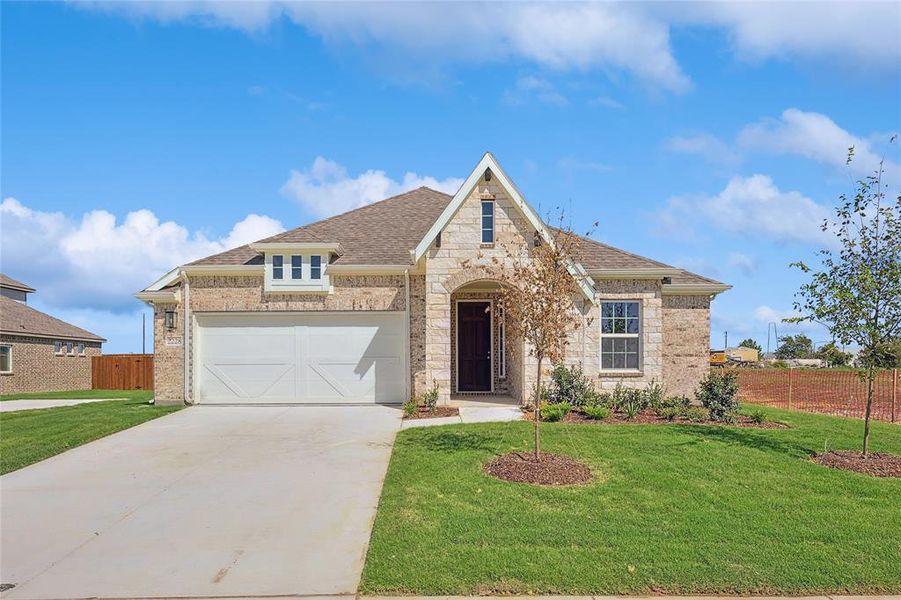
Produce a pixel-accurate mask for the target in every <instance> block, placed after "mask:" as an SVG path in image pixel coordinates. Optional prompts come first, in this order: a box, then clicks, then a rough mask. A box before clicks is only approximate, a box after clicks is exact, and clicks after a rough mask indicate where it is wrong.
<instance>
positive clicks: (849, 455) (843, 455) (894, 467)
mask: <svg viewBox="0 0 901 600" xmlns="http://www.w3.org/2000/svg"><path fill="white" fill-rule="evenodd" d="M813 462H815V463H818V464H821V465H825V466H827V467H832V468H833V469H843V470H846V471H855V472H857V473H866V474H867V475H872V476H873V477H901V456H897V455H894V454H883V453H880V452H871V453H869V454H867V456H864V455H863V454H861V453H860V452H849V451H839V450H833V451H832V452H824V453H823V454H815V455H814V456H813Z"/></svg>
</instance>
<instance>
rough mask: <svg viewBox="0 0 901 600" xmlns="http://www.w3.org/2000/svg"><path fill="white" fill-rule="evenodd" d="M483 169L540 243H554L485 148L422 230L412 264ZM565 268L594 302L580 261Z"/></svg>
mask: <svg viewBox="0 0 901 600" xmlns="http://www.w3.org/2000/svg"><path fill="white" fill-rule="evenodd" d="M485 169H491V175H492V177H495V178H497V181H498V183H499V184H501V185H502V186H503V187H504V189H506V190H507V194H508V195H509V196H510V199H511V200H512V201H513V204H515V205H516V206H517V207H518V208H519V210H520V212H521V213H522V214H523V216H525V218H526V220H527V221H528V222H529V224H530V225H531V226H532V227H533V228H534V229H535V231H537V232H538V234H539V235H540V236H541V238H542V239H543V240H544V243H546V244H550V245H554V238H553V236H552V235H551V234H550V232H549V231H548V229H547V227H545V226H544V222H543V221H542V220H541V217H540V216H539V215H538V213H536V212H535V210H534V209H533V208H532V207H531V206H530V205H529V203H528V202H527V201H526V199H525V197H524V196H523V195H522V193H521V192H520V191H519V188H517V187H516V185H515V184H514V183H513V181H511V180H510V178H509V177H508V176H507V173H505V172H504V169H503V168H502V167H501V165H500V163H498V162H497V159H496V158H494V155H493V154H491V153H490V152H486V153H485V154H484V155H483V156H482V159H481V160H480V161H479V163H478V164H477V165H476V166H475V168H474V169H473V170H472V172H471V173H470V174H469V177H467V178H466V181H464V182H463V185H461V186H460V189H459V190H457V193H456V194H454V197H453V198H452V199H451V201H450V203H449V204H448V205H447V206H446V207H445V209H444V211H442V213H441V215H440V216H439V217H438V219H437V220H436V221H435V222H434V223H433V224H432V226H431V227H430V228H429V230H428V231H427V232H426V234H425V237H424V238H422V240H420V242H419V244H417V245H416V249H415V250H414V251H413V263H414V264H415V263H416V262H418V261H419V259H420V258H422V257H423V256H425V254H426V252H428V250H429V247H430V246H431V245H432V242H434V241H435V238H436V237H438V234H439V233H441V230H442V229H444V228H445V227H446V226H447V224H448V223H450V220H451V219H452V218H453V217H454V215H455V214H456V212H457V211H458V210H459V209H460V206H462V205H463V202H465V201H466V198H468V197H469V194H470V193H472V190H473V188H475V186H476V185H478V183H479V179H481V177H482V175H484V173H485ZM567 270H568V271H569V272H570V274H571V275H572V276H573V277H574V278H575V280H576V283H577V284H578V285H579V289H580V290H581V291H582V293H583V294H584V295H585V297H586V298H588V299H589V300H591V301H592V302H594V285H593V284H594V282H593V281H592V280H591V276H589V275H588V273H587V272H586V271H585V269H583V268H582V266H581V265H579V264H578V263H575V262H573V263H570V264H569V265H568V266H567Z"/></svg>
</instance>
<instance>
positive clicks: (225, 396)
mask: <svg viewBox="0 0 901 600" xmlns="http://www.w3.org/2000/svg"><path fill="white" fill-rule="evenodd" d="M403 317H404V315H403V313H374V314H373V313H306V314H303V315H298V314H293V315H273V314H247V313H241V314H230V315H200V314H198V315H197V325H198V327H197V340H196V345H195V351H196V356H197V363H196V367H195V371H194V372H195V385H196V389H195V392H194V398H195V401H196V402H200V403H207V404H214V403H222V404H236V403H311V404H360V403H380V404H389V403H390V404H393V403H400V402H403V400H404V396H405V389H406V386H405V385H404V373H405V371H406V369H405V362H404V350H405V347H406V344H405V343H404V321H403Z"/></svg>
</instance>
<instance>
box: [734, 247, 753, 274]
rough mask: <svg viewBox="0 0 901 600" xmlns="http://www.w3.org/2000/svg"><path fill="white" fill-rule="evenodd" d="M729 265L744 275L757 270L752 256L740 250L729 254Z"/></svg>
mask: <svg viewBox="0 0 901 600" xmlns="http://www.w3.org/2000/svg"><path fill="white" fill-rule="evenodd" d="M729 266H730V267H735V268H736V269H738V270H740V271H741V272H742V273H744V274H745V275H753V274H754V273H755V272H756V271H757V261H756V260H754V257H752V256H748V255H747V254H742V253H741V252H732V253H731V254H729Z"/></svg>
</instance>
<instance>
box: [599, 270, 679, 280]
mask: <svg viewBox="0 0 901 600" xmlns="http://www.w3.org/2000/svg"><path fill="white" fill-rule="evenodd" d="M681 272H682V270H681V269H676V268H665V267H660V268H652V269H591V270H590V271H588V274H589V275H591V276H592V277H594V278H595V279H662V278H664V277H672V276H674V275H678V274H679V273H681Z"/></svg>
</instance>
